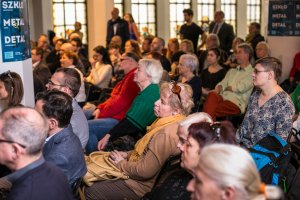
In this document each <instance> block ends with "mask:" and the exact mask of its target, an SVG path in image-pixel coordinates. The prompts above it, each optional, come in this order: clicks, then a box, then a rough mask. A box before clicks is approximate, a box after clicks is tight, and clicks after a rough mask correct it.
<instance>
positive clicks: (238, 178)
mask: <svg viewBox="0 0 300 200" xmlns="http://www.w3.org/2000/svg"><path fill="white" fill-rule="evenodd" d="M111 16H112V18H111V19H110V20H109V21H108V23H107V36H106V46H105V45H104V44H102V45H95V48H93V55H91V57H92V60H89V59H88V54H87V49H86V48H85V46H84V45H83V44H82V38H83V34H82V32H80V27H81V24H80V23H79V22H76V23H75V25H74V26H75V30H74V31H73V32H72V33H71V34H70V35H69V36H68V38H66V39H62V38H59V37H56V36H55V37H53V38H51V39H50V40H49V38H48V37H47V35H44V34H43V35H41V36H40V37H39V39H38V41H37V42H36V43H32V44H33V46H32V49H31V54H32V62H33V64H32V70H33V79H34V94H35V100H36V104H35V108H34V109H33V108H28V107H25V106H23V105H22V104H21V103H22V98H23V93H24V91H23V83H22V80H21V77H20V76H19V75H18V74H17V73H15V72H10V71H7V72H4V73H2V74H0V100H3V101H5V102H6V104H7V109H5V110H4V111H3V112H2V113H1V114H0V150H1V151H0V164H1V166H0V167H1V170H0V172H1V177H2V178H1V179H0V186H2V185H4V186H5V187H4V186H3V187H4V188H6V189H8V190H9V192H8V199H73V198H74V195H76V194H77V193H76V191H77V190H78V189H79V188H81V187H82V185H83V183H82V180H84V177H85V174H86V173H87V172H89V166H87V164H86V161H85V158H84V156H89V155H91V154H92V153H93V152H96V151H107V152H110V153H109V156H108V162H110V163H111V165H113V168H114V169H117V170H119V171H120V172H122V173H124V174H125V175H126V176H127V177H128V179H124V180H123V179H117V180H114V179H113V178H112V179H111V180H104V181H103V180H102V181H94V183H93V184H92V185H91V186H84V187H85V189H84V195H85V198H86V199H145V200H146V199H195V200H200V199H220V200H221V199H229V200H240V199H249V200H252V199H268V198H270V197H271V196H272V198H274V199H281V198H282V193H281V192H280V189H279V188H275V187H274V188H273V190H272V191H273V193H272V194H270V192H268V191H266V190H262V189H261V185H263V183H262V181H261V178H260V175H259V171H258V170H257V167H256V166H255V162H254V161H253V159H252V157H251V156H250V154H249V153H248V152H247V149H249V148H251V147H253V146H254V145H255V144H256V143H257V142H259V141H260V140H261V139H263V138H264V137H266V135H267V134H268V133H269V132H273V133H275V134H277V135H278V136H279V137H281V138H282V139H284V140H287V138H288V136H289V133H290V130H291V128H292V125H293V121H295V120H298V114H299V110H300V101H299V93H300V92H299V91H300V86H299V84H298V83H299V81H300V76H299V74H300V61H299V60H300V59H299V58H300V54H299V53H298V54H297V55H296V56H295V60H294V66H293V68H292V71H291V74H290V78H289V79H288V80H287V83H288V85H289V89H290V87H293V88H296V89H295V91H294V92H293V93H292V94H291V97H292V98H291V97H290V95H289V93H291V92H292V91H290V90H289V91H287V90H286V88H282V87H281V86H280V82H279V80H280V77H281V74H282V64H281V62H280V60H279V59H277V58H275V57H271V49H270V48H269V45H268V43H267V42H266V41H264V40H265V39H264V37H263V36H262V35H261V33H260V24H258V23H256V22H253V23H251V24H250V25H249V34H248V35H247V36H246V38H245V39H243V38H240V37H235V34H234V31H233V27H232V26H231V25H230V24H227V23H226V22H225V21H224V17H225V14H224V12H223V11H217V12H216V13H215V16H214V21H212V22H211V23H210V25H209V29H208V30H209V32H205V31H204V30H203V29H202V28H201V27H199V26H198V25H197V24H196V23H194V22H193V11H192V10H191V9H184V10H183V16H184V20H185V23H184V24H183V25H182V26H181V28H180V30H179V37H178V38H170V39H169V40H168V43H167V45H166V44H165V40H164V39H163V38H161V37H158V36H152V35H150V34H149V35H142V34H140V32H139V29H138V27H137V25H136V24H135V22H134V19H133V17H132V15H131V14H130V13H126V14H125V15H124V19H122V18H121V17H120V16H119V10H118V9H117V8H113V10H112V11H111ZM199 38H200V39H201V40H200V41H201V42H199ZM199 43H200V44H199ZM50 44H51V45H50ZM198 44H199V45H198ZM89 85H93V87H88V86H89ZM95 88H97V89H99V90H100V91H101V92H102V93H104V92H107V91H110V92H109V95H108V96H107V98H104V99H102V98H100V97H99V99H98V100H99V101H96V102H94V101H93V102H88V101H89V94H90V93H91V91H90V90H92V89H95ZM101 96H103V94H101ZM295 112H296V113H295ZM232 116H237V117H240V118H242V119H243V121H242V123H241V124H232V122H230V121H229V120H230V119H231V117H232ZM299 120H300V119H299ZM218 121H221V122H218ZM170 160H176V161H177V165H176V164H175V165H176V170H171V171H170V172H171V173H163V172H165V170H164V169H165V167H166V165H168V164H170V162H169V161H170ZM179 165H180V166H179ZM98 167H99V166H98ZM166 174H167V175H166ZM161 176H165V177H164V178H163V179H162V177H161ZM95 177H97V175H95ZM158 182H159V184H158ZM49 188H51V192H50V191H49ZM274 193H276V194H274Z"/></svg>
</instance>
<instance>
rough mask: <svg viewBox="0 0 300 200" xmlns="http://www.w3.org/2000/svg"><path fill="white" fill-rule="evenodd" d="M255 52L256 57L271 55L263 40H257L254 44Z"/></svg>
mask: <svg viewBox="0 0 300 200" xmlns="http://www.w3.org/2000/svg"><path fill="white" fill-rule="evenodd" d="M255 53H256V56H257V58H258V59H260V58H265V57H268V56H270V55H271V52H270V47H269V45H268V43H266V42H265V41H262V42H259V43H258V44H257V45H256V48H255Z"/></svg>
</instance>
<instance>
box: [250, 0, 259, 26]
mask: <svg viewBox="0 0 300 200" xmlns="http://www.w3.org/2000/svg"><path fill="white" fill-rule="evenodd" d="M260 11H261V1H260V0H247V24H248V25H249V24H250V23H251V22H258V23H261V12H260Z"/></svg>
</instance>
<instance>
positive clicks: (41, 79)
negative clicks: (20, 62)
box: [31, 47, 51, 96]
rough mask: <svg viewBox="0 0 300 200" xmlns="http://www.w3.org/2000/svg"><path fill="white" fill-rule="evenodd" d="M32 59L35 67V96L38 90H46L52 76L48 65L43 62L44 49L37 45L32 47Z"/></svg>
mask: <svg viewBox="0 0 300 200" xmlns="http://www.w3.org/2000/svg"><path fill="white" fill-rule="evenodd" d="M31 59H32V68H33V86H34V96H35V95H36V94H37V93H38V92H42V91H45V90H46V84H47V83H48V80H49V78H51V72H50V70H49V68H48V66H47V65H46V64H45V63H44V62H43V49H42V48H39V47H35V48H32V49H31Z"/></svg>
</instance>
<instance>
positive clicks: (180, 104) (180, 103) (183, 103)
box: [160, 82, 194, 115]
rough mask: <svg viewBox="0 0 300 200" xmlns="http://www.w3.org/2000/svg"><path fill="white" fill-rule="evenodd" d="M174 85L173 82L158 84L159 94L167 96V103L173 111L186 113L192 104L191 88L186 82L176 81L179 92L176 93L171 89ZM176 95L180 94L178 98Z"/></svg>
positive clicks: (189, 110)
mask: <svg viewBox="0 0 300 200" xmlns="http://www.w3.org/2000/svg"><path fill="white" fill-rule="evenodd" d="M174 85H175V82H164V83H162V84H161V86H160V96H162V95H164V96H166V97H167V98H168V103H169V105H170V106H171V107H172V108H173V109H174V111H177V112H178V113H181V114H184V115H188V114H189V113H190V112H191V110H192V108H193V106H194V101H193V90H192V88H191V86H189V85H188V84H185V83H176V85H177V86H179V87H180V92H179V93H178V94H176V93H174V92H173V90H172V88H173V87H174ZM178 95H179V96H180V99H179V97H178Z"/></svg>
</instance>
